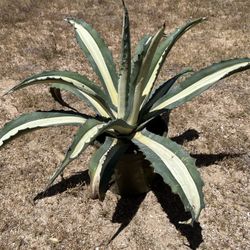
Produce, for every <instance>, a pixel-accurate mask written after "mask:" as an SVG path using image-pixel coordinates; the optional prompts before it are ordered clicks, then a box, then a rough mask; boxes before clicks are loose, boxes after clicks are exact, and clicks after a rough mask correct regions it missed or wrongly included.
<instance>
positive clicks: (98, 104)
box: [52, 83, 116, 118]
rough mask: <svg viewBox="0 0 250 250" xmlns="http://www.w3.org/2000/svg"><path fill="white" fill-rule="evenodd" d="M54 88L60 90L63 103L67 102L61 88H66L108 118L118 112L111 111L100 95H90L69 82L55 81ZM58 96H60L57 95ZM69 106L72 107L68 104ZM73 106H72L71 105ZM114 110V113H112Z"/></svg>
mask: <svg viewBox="0 0 250 250" xmlns="http://www.w3.org/2000/svg"><path fill="white" fill-rule="evenodd" d="M52 89H56V90H58V91H59V93H57V94H59V101H60V103H61V104H62V105H63V104H64V103H65V102H64V101H63V100H62V99H61V93H60V90H65V91H69V92H71V93H72V94H74V95H75V96H77V97H78V98H79V99H80V100H83V101H84V102H86V103H87V104H89V105H90V106H91V107H92V108H94V110H95V111H96V112H97V113H98V114H99V115H101V116H103V117H106V118H110V117H113V118H114V115H113V113H114V114H116V112H115V111H111V110H110V109H109V108H108V107H107V105H106V103H105V102H104V101H103V100H102V99H101V98H100V97H98V96H92V95H88V94H86V93H84V92H83V91H81V90H80V89H78V88H76V87H74V86H72V85H70V84H67V83H54V84H53V85H52ZM57 98H58V96H57ZM61 100H62V101H63V102H62V101H61ZM67 107H70V106H69V105H68V104H67ZM70 108H71V107H70ZM112 112H113V113H112Z"/></svg>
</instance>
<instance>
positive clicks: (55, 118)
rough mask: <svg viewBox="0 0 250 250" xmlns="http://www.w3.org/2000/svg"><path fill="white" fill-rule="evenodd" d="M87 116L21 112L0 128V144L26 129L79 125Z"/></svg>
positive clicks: (63, 112)
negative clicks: (21, 113)
mask: <svg viewBox="0 0 250 250" xmlns="http://www.w3.org/2000/svg"><path fill="white" fill-rule="evenodd" d="M88 118H89V116H87V115H81V114H79V113H73V112H67V111H37V112H33V113H28V114H23V115H21V116H19V117H18V118H16V119H13V120H12V121H10V122H8V123H6V124H5V125H4V127H3V128H2V129H1V130H0V146H1V145H3V143H4V142H5V141H7V140H8V139H10V138H11V137H13V136H15V135H17V134H18V133H19V132H21V131H24V130H27V129H35V128H45V127H50V126H65V125H71V126H80V125H82V124H84V123H85V122H86V120H87V119H88Z"/></svg>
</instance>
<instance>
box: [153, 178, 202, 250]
mask: <svg viewBox="0 0 250 250" xmlns="http://www.w3.org/2000/svg"><path fill="white" fill-rule="evenodd" d="M151 189H152V192H153V193H154V194H155V196H156V198H157V200H158V202H159V203H160V204H161V207H162V209H163V211H164V212H165V213H166V215H167V216H168V219H169V221H170V222H171V223H172V224H173V225H174V226H175V228H176V229H177V230H178V231H179V232H180V233H181V234H182V235H183V236H184V237H186V239H187V240H188V242H189V247H190V248H191V249H197V248H198V247H199V245H200V244H201V243H202V242H203V237H202V228H201V226H200V223H198V222H194V223H193V226H192V225H190V224H184V223H180V222H184V221H187V220H189V219H190V218H191V215H190V213H188V212H185V209H184V206H183V204H182V202H181V200H180V198H179V196H178V195H176V194H173V193H172V192H171V188H170V187H169V186H168V185H167V184H165V183H164V182H163V180H162V178H161V177H160V176H158V175H157V177H156V179H155V181H154V183H153V185H152V188H151Z"/></svg>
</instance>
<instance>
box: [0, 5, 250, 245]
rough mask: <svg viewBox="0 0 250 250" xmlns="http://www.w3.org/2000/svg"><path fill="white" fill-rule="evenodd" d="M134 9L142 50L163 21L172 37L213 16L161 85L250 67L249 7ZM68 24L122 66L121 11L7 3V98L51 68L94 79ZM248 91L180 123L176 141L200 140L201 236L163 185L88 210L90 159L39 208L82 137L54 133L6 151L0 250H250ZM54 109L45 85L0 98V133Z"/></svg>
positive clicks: (0, 171) (204, 106)
mask: <svg viewBox="0 0 250 250" xmlns="http://www.w3.org/2000/svg"><path fill="white" fill-rule="evenodd" d="M127 5H128V8H129V11H130V16H131V29H132V37H133V45H135V44H136V41H137V40H138V39H139V37H141V36H142V35H143V34H145V33H152V32H154V31H155V30H156V29H157V28H158V26H159V25H160V24H161V23H163V22H164V21H165V22H166V27H167V28H166V32H170V31H172V30H174V29H175V28H176V27H177V26H179V25H181V24H183V23H184V22H185V21H186V20H188V19H190V18H196V17H201V16H207V17H208V21H207V22H205V23H203V24H201V25H199V26H198V27H196V28H194V30H193V32H189V33H187V34H186V35H185V36H184V38H183V39H182V40H181V41H179V42H178V44H177V46H176V47H175V49H174V50H173V51H172V53H171V55H170V57H169V58H168V61H167V63H166V64H165V67H164V69H163V71H162V74H161V77H160V78H161V79H164V78H168V77H170V76H172V75H173V74H174V72H178V71H179V70H180V69H181V68H183V67H188V66H192V67H193V68H194V69H198V68H200V67H203V66H206V65H209V64H211V63H212V62H218V61H220V60H222V59H229V58H233V57H245V56H248V57H249V56H250V54H249V53H250V23H249V20H250V2H249V1H248V0H238V1H233V0H223V1H215V0H211V1H205V0H200V1H197V0H195V1H187V0H181V1H174V0H168V1H158V0H149V1H144V2H142V1H138V0H134V1H132V0H131V1H130V0H127ZM68 16H74V17H81V18H84V19H85V20H86V21H87V22H89V23H91V24H92V25H93V26H94V27H95V28H96V29H97V30H98V31H100V32H101V34H102V36H103V37H104V38H105V39H106V40H107V43H108V44H109V45H110V48H111V49H112V51H113V55H114V58H115V59H116V60H117V61H118V59H119V56H118V55H119V49H120V45H119V43H120V26H121V8H120V2H119V1H112V0H99V1H98V0H94V1H93V0H91V1H90V0H81V1H80V0H71V1H66V0H57V1H56V0H50V1H48V0H41V1H32V0H22V1H14V0H1V1H0V54H1V56H0V92H1V93H4V91H6V89H8V88H10V87H11V86H13V85H14V84H15V83H17V82H18V81H20V80H21V79H23V78H25V77H27V76H28V75H31V74H34V73H37V72H41V71H43V70H48V69H60V70H63V69H68V70H72V71H78V72H81V73H83V74H87V75H88V76H89V77H91V78H94V77H95V76H94V75H93V73H92V70H91V69H90V67H89V66H88V64H87V61H86V60H85V59H84V57H83V56H82V54H81V51H80V49H79V48H78V46H77V45H76V42H75V38H74V34H73V30H72V27H70V26H69V25H68V24H67V23H66V22H64V21H63V18H65V17H68ZM249 80H250V78H249V72H246V73H241V74H238V75H235V76H232V77H230V78H227V79H226V80H224V81H221V82H220V83H219V84H218V85H216V86H215V87H214V88H212V89H211V90H209V91H207V92H206V93H204V94H203V95H202V96H200V97H198V98H196V99H195V100H194V101H192V102H190V103H187V104H186V105H184V106H182V107H181V108H178V109H176V110H174V111H173V113H172V115H171V123H170V136H178V135H182V134H183V133H184V132H186V131H188V130H190V129H192V130H195V131H197V132H198V133H199V138H198V139H195V140H190V141H188V140H186V141H185V142H184V147H185V148H186V149H187V150H188V151H189V152H190V153H192V154H193V156H194V157H196V158H197V164H198V167H199V170H200V172H201V174H202V176H203V178H204V181H205V187H204V193H205V200H206V209H204V210H203V211H202V213H201V216H200V220H199V223H197V224H195V225H194V227H193V228H192V227H190V226H186V225H179V224H178V223H177V221H178V220H180V219H183V216H184V213H183V209H182V207H181V205H180V201H179V200H178V199H177V197H175V196H173V195H172V194H171V193H170V191H169V189H168V187H166V186H164V185H163V184H162V183H160V182H158V183H156V184H155V185H154V187H153V191H150V192H149V193H148V194H147V195H146V197H138V198H134V199H121V200H119V197H118V196H116V195H114V194H112V193H111V192H108V195H107V197H106V199H105V201H104V202H103V203H101V202H99V201H98V200H91V199H90V198H89V194H88V188H87V183H88V178H87V176H86V172H81V173H78V172H79V171H84V170H85V169H86V165H87V162H88V160H89V158H90V156H91V152H92V150H93V149H91V148H90V149H89V150H88V151H87V152H86V153H85V154H84V155H82V157H81V158H80V159H78V160H77V161H74V162H73V163H72V164H71V165H70V167H69V168H68V170H67V171H66V176H67V177H68V179H66V181H65V182H63V183H61V184H60V185H56V186H55V187H54V188H53V189H52V190H51V193H50V195H51V196H50V197H46V198H43V199H39V200H37V201H36V202H35V203H34V202H33V198H34V197H35V196H36V195H37V194H39V192H41V191H42V190H43V188H44V186H45V185H46V182H47V179H48V177H49V175H50V174H51V173H52V172H53V170H54V169H55V167H56V166H57V165H58V163H59V162H60V160H62V155H63V153H64V152H65V150H66V149H67V147H68V145H69V143H70V141H71V137H72V135H73V134H74V131H75V128H69V127H63V128H51V129H42V130H37V131H34V132H32V133H28V134H25V135H23V136H21V137H19V138H17V139H16V140H14V141H11V142H10V143H9V144H7V145H6V146H5V147H4V148H2V149H1V152H0V153H1V158H0V201H1V206H0V249H6V250H7V249H140V250H141V249H189V248H190V247H191V248H193V249H195V248H198V249H240V250H242V249H250V243H249V241H250V234H249V231H250V207H249V204H250V197H249V192H250V189H249V188H250V185H249V176H250V173H249V165H250V164H249V163H250V158H249V157H250V155H249V148H250V140H249V137H250V128H249V124H250V117H249V94H250V90H249ZM67 98H68V99H69V100H70V101H71V103H74V104H75V105H80V104H79V102H78V100H76V99H74V98H72V97H70V96H67ZM53 108H59V106H58V105H57V104H55V103H54V102H53V100H52V98H51V97H50V95H49V93H48V91H47V87H46V86H42V87H31V88H29V89H25V90H22V91H19V92H17V93H15V94H13V95H10V96H4V97H1V99H0V114H1V116H0V118H1V119H0V126H3V124H4V123H5V122H7V121H9V120H10V119H12V118H14V117H16V116H18V115H19V114H21V113H24V112H29V111H33V110H38V109H40V110H49V109H53ZM83 108H85V109H86V111H88V112H89V110H88V108H87V107H86V106H85V107H83ZM184 135H185V134H184ZM77 173H78V174H77ZM120 227H121V229H123V230H122V231H121V232H120V233H119V234H118V236H117V237H116V238H115V239H114V240H113V241H111V243H110V244H108V243H109V241H110V239H111V238H112V236H113V235H114V234H115V233H116V231H117V230H118V229H119V228H120Z"/></svg>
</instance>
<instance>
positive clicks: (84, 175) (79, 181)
mask: <svg viewBox="0 0 250 250" xmlns="http://www.w3.org/2000/svg"><path fill="white" fill-rule="evenodd" d="M89 183H90V179H89V174H88V170H85V171H82V172H78V173H77V174H75V175H72V176H70V177H69V178H66V179H63V180H62V181H60V182H58V183H56V184H54V185H53V186H51V187H49V188H48V189H46V190H45V191H43V192H40V193H38V194H37V195H36V197H35V198H34V199H33V201H34V202H35V201H36V200H41V199H44V198H46V197H51V196H54V195H57V194H60V193H63V192H65V191H66V190H67V189H70V188H74V187H76V186H78V185H89Z"/></svg>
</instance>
